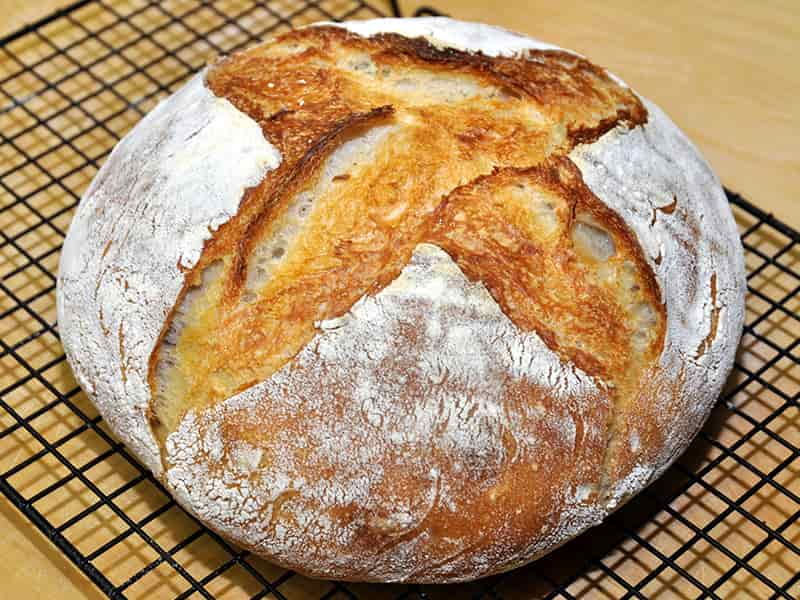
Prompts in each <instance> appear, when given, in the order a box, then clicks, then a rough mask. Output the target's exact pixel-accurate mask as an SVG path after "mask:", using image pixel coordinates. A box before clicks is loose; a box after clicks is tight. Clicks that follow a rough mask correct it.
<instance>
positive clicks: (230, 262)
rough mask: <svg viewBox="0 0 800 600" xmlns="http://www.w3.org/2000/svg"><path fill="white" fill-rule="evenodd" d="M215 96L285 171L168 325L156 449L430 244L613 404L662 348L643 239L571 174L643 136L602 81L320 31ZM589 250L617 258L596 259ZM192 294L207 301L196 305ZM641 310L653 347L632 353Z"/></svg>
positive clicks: (570, 65) (577, 61)
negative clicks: (298, 218)
mask: <svg viewBox="0 0 800 600" xmlns="http://www.w3.org/2000/svg"><path fill="white" fill-rule="evenodd" d="M207 81H208V85H209V87H210V88H211V90H212V91H213V92H214V93H215V94H216V95H218V96H220V97H224V98H226V99H228V100H229V101H230V102H231V103H233V105H234V106H236V107H237V108H238V109H239V110H241V111H243V112H245V113H246V114H248V115H249V116H250V117H252V118H253V119H255V120H256V121H257V122H258V123H259V124H260V126H261V128H262V130H263V132H264V136H265V137H266V139H267V140H268V141H269V142H271V143H272V144H273V145H274V146H275V147H276V148H277V149H278V150H279V151H280V153H281V156H282V161H281V164H280V166H279V167H278V168H277V169H275V170H274V171H272V172H270V173H268V174H267V176H266V177H265V178H264V180H263V181H262V182H261V183H260V184H259V185H258V186H256V187H255V188H252V189H250V190H249V191H248V192H247V194H246V195H245V197H244V199H243V201H242V204H241V207H240V211H239V213H238V214H237V216H236V217H234V218H233V219H231V220H230V221H229V222H227V223H226V224H225V225H224V226H223V227H221V228H220V229H219V230H218V231H217V232H216V233H215V235H214V236H213V238H212V239H211V240H210V241H209V242H208V243H207V245H206V247H205V250H204V253H203V255H202V257H201V259H200V261H199V262H198V263H197V265H196V266H195V268H194V269H193V270H192V272H191V273H188V274H187V276H186V282H187V283H186V286H185V289H184V293H183V294H182V295H181V300H180V301H179V303H178V305H181V304H183V306H182V307H181V308H178V307H176V311H177V310H181V311H183V312H184V313H185V314H186V315H188V317H187V323H186V324H185V326H184V327H182V328H181V329H180V331H176V332H175V333H176V336H175V337H177V339H176V340H175V339H173V340H171V341H170V342H169V344H167V343H166V340H168V339H169V338H170V327H173V328H175V327H176V325H175V320H176V313H175V311H173V315H171V316H170V318H169V319H168V321H167V323H166V325H165V327H164V330H163V334H162V339H161V342H160V343H159V345H158V347H157V351H156V352H154V353H153V356H152V360H151V370H150V379H151V386H152V388H153V390H154V394H153V397H154V398H155V399H156V400H155V403H154V406H153V426H154V430H155V431H156V433H157V436H158V437H159V439H160V440H162V441H163V440H164V438H165V436H166V435H167V434H168V433H169V432H170V431H172V430H173V429H174V428H175V426H176V425H177V422H178V421H179V419H180V417H181V415H182V414H183V413H185V411H186V410H188V409H189V408H192V407H204V406H208V405H211V404H215V403H218V402H220V401H222V400H224V399H226V398H228V397H230V396H232V395H234V394H235V393H237V392H239V391H241V390H243V389H245V388H247V387H249V386H251V385H253V384H254V383H257V382H259V381H263V380H265V379H266V378H268V377H269V376H270V375H271V374H272V373H274V372H275V371H276V370H277V369H279V368H281V367H282V366H283V365H285V364H286V363H287V362H288V361H290V360H291V358H292V357H293V356H295V355H296V354H297V353H298V352H299V351H300V350H301V349H302V348H303V347H304V346H305V345H306V344H307V343H308V342H309V341H310V340H311V339H312V338H313V336H314V335H315V333H316V332H317V329H316V326H315V323H317V322H319V321H323V320H326V319H330V318H333V317H336V316H340V315H342V314H344V313H346V312H347V311H348V310H349V309H350V308H351V307H352V306H353V304H354V303H355V302H356V301H358V299H359V298H361V297H362V296H363V295H364V294H375V293H377V292H378V291H380V290H381V289H383V287H385V286H386V285H388V284H389V283H390V282H391V281H392V280H394V279H395V278H396V277H397V276H398V275H399V273H400V271H401V269H402V268H403V267H404V266H405V265H406V264H407V263H408V261H409V259H410V257H411V254H412V252H413V251H414V248H415V247H416V246H417V245H418V244H420V243H423V242H428V243H432V244H435V245H437V246H439V247H441V248H442V249H443V250H445V251H446V252H447V253H448V254H450V256H451V257H452V258H453V260H455V261H456V263H457V264H458V266H459V267H460V268H461V269H462V271H463V272H464V273H465V274H466V275H467V276H468V277H469V278H470V279H473V280H479V281H482V282H483V283H484V284H485V285H486V287H487V288H488V290H489V291H490V293H491V294H492V296H493V297H494V298H495V300H496V301H497V302H498V303H499V304H500V306H501V307H502V309H503V311H504V312H505V314H506V315H507V316H508V317H509V318H510V319H511V320H512V321H513V322H514V324H515V325H516V326H517V327H519V328H520V329H522V330H525V331H536V332H537V333H538V334H539V335H540V337H541V338H542V339H543V340H544V341H545V343H546V344H547V345H548V346H549V347H550V348H551V349H553V350H554V351H556V352H557V353H559V355H560V356H561V357H562V359H563V360H565V361H571V362H572V363H574V364H575V365H576V366H578V367H579V368H581V369H582V370H584V371H585V372H587V373H588V374H590V375H592V376H594V377H595V378H596V379H597V380H598V381H599V382H600V383H601V384H602V385H604V386H607V389H609V390H610V392H609V393H610V394H611V395H612V396H613V398H614V403H615V405H617V406H620V405H624V404H625V403H626V402H628V401H629V400H630V399H631V398H632V397H633V396H634V395H635V393H636V391H637V390H638V388H639V381H640V379H641V377H642V376H643V375H644V374H645V373H646V372H647V370H648V369H649V368H650V367H651V366H652V363H653V361H654V360H655V359H656V358H657V357H658V356H659V354H660V352H661V348H662V345H663V338H664V327H665V312H664V309H663V306H662V304H661V302H660V299H659V292H658V287H657V285H656V282H655V279H654V276H653V273H652V271H651V270H650V269H649V267H648V265H647V264H646V262H645V260H644V258H643V255H642V252H641V249H640V248H639V245H638V243H637V241H636V239H635V236H634V235H633V234H632V232H631V231H630V230H629V229H628V228H627V226H626V225H625V224H624V222H623V221H622V220H621V219H620V218H619V217H618V216H617V215H616V214H614V213H613V211H611V210H610V209H608V208H607V207H606V206H605V205H604V204H603V203H602V202H601V201H600V200H599V199H597V198H596V197H595V196H594V195H593V194H592V192H591V191H590V190H589V189H588V188H587V187H586V185H585V184H584V183H583V181H582V179H581V175H580V172H579V171H578V169H577V168H576V167H575V166H574V165H573V164H572V162H571V161H570V160H569V158H568V157H567V154H568V153H569V151H570V150H571V149H572V148H574V147H575V146H576V145H577V144H580V143H588V142H591V141H593V140H596V139H597V138H598V137H599V136H601V135H602V134H604V133H605V132H607V131H609V130H610V129H612V128H614V127H618V126H625V127H633V126H636V125H641V124H643V123H644V122H645V121H646V119H647V114H646V111H645V109H644V107H643V105H642V104H641V102H640V101H639V99H638V98H637V97H636V96H635V95H634V94H633V93H632V92H630V90H628V89H627V88H625V87H623V86H620V85H619V84H617V83H615V82H614V81H613V80H612V79H611V78H610V77H609V76H608V75H607V74H606V73H605V71H603V70H602V69H599V68H598V67H596V66H594V65H592V64H591V63H590V62H588V61H586V60H584V59H582V58H580V57H576V56H574V55H572V54H568V53H565V52H560V51H530V52H529V54H528V55H527V56H526V57H524V58H502V57H499V58H492V57H487V56H484V55H482V54H479V53H476V54H471V53H465V52H460V51H457V50H452V49H447V50H442V49H439V48H436V47H434V46H432V45H431V44H430V43H428V42H427V41H425V40H423V39H408V38H405V37H403V36H399V35H395V34H382V35H377V36H374V37H372V38H362V37H359V36H355V35H352V34H349V33H348V32H346V31H345V30H343V29H339V28H335V27H316V28H309V29H304V30H300V31H293V32H290V33H288V34H286V35H284V36H282V37H280V38H278V39H277V40H275V41H273V42H270V43H267V44H265V45H262V46H259V47H256V48H253V49H251V50H248V51H246V52H243V53H240V54H237V55H234V56H233V57H230V58H228V59H225V60H223V61H221V62H220V63H219V64H217V65H216V66H214V67H213V68H212V70H211V71H210V72H209V75H208V80H207ZM448 86H449V87H448ZM449 90H455V91H449ZM379 127H384V128H386V131H387V132H388V133H386V135H385V137H384V138H382V139H381V141H380V143H378V144H376V145H375V147H374V148H373V151H372V153H371V156H370V158H371V161H370V163H369V164H368V165H353V166H352V169H351V170H350V171H348V172H343V173H336V174H334V176H333V177H332V178H330V182H329V183H327V185H326V187H325V188H324V189H323V190H322V192H323V193H321V195H319V196H318V197H315V198H314V211H313V214H312V215H309V216H308V217H307V218H306V220H305V221H303V222H302V223H301V224H300V226H299V230H298V231H299V232H298V233H297V234H296V235H295V236H294V237H293V239H292V240H290V244H289V245H288V246H287V248H286V249H284V252H285V255H284V256H283V258H282V262H280V263H279V264H277V266H275V267H274V269H273V272H271V273H270V274H269V278H268V279H267V280H266V281H265V282H264V283H263V285H261V286H260V287H259V288H258V289H257V290H255V292H254V290H253V289H249V288H248V285H249V284H248V272H249V269H252V268H253V265H252V263H253V262H254V253H255V252H256V250H257V248H258V246H259V244H262V243H264V240H267V239H269V238H270V236H274V235H275V233H276V231H278V229H279V227H280V226H281V223H282V222H283V221H282V219H285V218H286V214H287V211H288V210H289V207H290V205H291V203H292V202H294V201H296V198H297V197H298V195H300V194H302V193H307V194H311V193H312V192H313V191H314V186H315V185H316V184H317V183H318V182H319V181H320V180H321V178H322V177H323V174H322V172H323V171H324V166H325V164H326V161H328V160H329V159H330V157H331V156H332V155H333V154H334V153H335V152H336V151H337V150H338V149H340V148H342V147H343V145H344V144H346V143H347V142H348V141H351V140H358V139H359V138H360V137H361V136H363V135H365V134H366V133H367V132H369V131H371V130H375V129H376V128H379ZM532 199H533V200H532ZM531 211H534V212H533V213H532V212H531ZM536 211H539V212H538V213H537V212H536ZM534 213H535V215H538V216H536V217H535V218H532V217H531V215H532V214H534ZM586 231H588V232H589V233H588V234H586V235H589V236H590V237H591V236H600V238H601V239H602V240H605V241H606V243H607V244H610V245H611V246H610V247H611V248H613V253H612V255H611V256H602V257H600V258H598V256H596V254H594V253H593V251H592V248H591V244H589V247H588V249H587V247H586V245H585V244H582V242H581V239H583V238H582V237H581V235H579V234H581V232H584V233H585V232H586ZM213 269H218V270H219V274H218V276H216V277H214V278H210V279H213V280H212V281H208V282H207V281H206V280H205V278H204V273H209V272H211V271H212V270H213ZM215 273H216V271H215ZM194 289H201V290H202V292H203V298H202V301H201V302H197V301H196V300H192V302H190V301H189V292H191V291H192V290H194ZM642 307H644V308H645V309H647V310H645V313H647V314H646V317H647V318H646V319H645V320H648V319H649V321H648V323H649V329H648V332H649V333H647V335H646V336H645V337H644V338H643V339H644V341H643V342H641V341H640V343H638V345H637V342H636V335H637V333H640V332H639V330H637V325H636V318H637V317H636V315H637V314H638V313H639V312H641V309H642ZM637 311H638V312H637ZM173 345H174V348H171V347H170V348H167V346H173ZM169 353H172V355H171V356H170V358H169V360H167V359H166V358H165V357H166V356H167V354H169ZM167 404H171V405H172V406H174V407H177V409H175V408H171V409H167V408H166V406H167ZM611 418H613V417H611ZM611 429H613V425H610V426H609V430H611Z"/></svg>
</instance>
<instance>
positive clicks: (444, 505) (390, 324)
mask: <svg viewBox="0 0 800 600" xmlns="http://www.w3.org/2000/svg"><path fill="white" fill-rule="evenodd" d="M319 327H320V332H319V334H318V335H317V336H316V338H315V339H314V340H313V341H312V342H311V343H310V344H309V345H308V346H307V347H306V348H305V349H304V350H303V351H302V352H301V353H300V354H299V355H298V356H297V357H296V358H295V360H294V361H293V362H292V363H290V364H288V365H287V366H286V367H284V368H283V369H282V370H280V371H279V372H278V373H276V374H275V375H274V376H273V377H271V378H270V379H269V380H268V381H265V382H264V383H261V384H259V385H256V386H254V387H252V388H250V389H249V390H247V391H245V392H243V393H242V394H239V395H238V396H236V397H234V398H231V399H229V400H227V401H224V402H223V403H221V404H219V405H217V406H216V407H213V408H211V409H208V410H205V411H203V412H202V413H200V414H195V412H190V413H188V414H187V415H186V417H185V418H184V420H183V422H182V423H181V425H180V426H179V428H178V430H177V431H176V432H174V433H173V434H172V435H170V436H169V438H168V440H167V455H166V460H167V463H168V464H169V465H170V466H169V468H168V471H167V482H168V483H169V485H170V487H171V488H172V489H174V490H175V491H176V493H177V494H178V496H179V497H180V498H181V499H182V500H183V502H184V504H185V505H187V506H189V507H191V508H192V510H193V511H194V512H195V513H196V514H197V515H198V517H200V518H201V519H203V520H206V521H209V522H213V523H215V524H216V525H217V527H219V528H220V529H221V531H223V532H224V533H225V534H227V535H229V536H231V537H232V538H233V539H236V540H237V541H240V542H241V543H245V544H247V545H248V546H251V547H254V548H255V549H257V550H258V551H260V552H262V553H266V554H267V555H269V556H271V557H272V558H273V559H274V560H276V561H278V562H280V563H281V564H285V565H287V566H293V567H296V566H299V567H300V568H302V569H303V570H304V571H306V572H312V573H326V574H328V575H329V576H343V575H347V574H348V573H349V572H350V571H352V569H354V568H360V566H362V565H364V567H363V568H365V569H367V571H365V572H364V573H362V574H361V576H362V577H364V578H369V579H391V580H397V579H405V578H408V577H411V576H414V577H415V578H416V579H421V580H425V579H426V578H428V577H430V575H429V574H426V573H425V572H424V570H425V569H424V566H425V562H424V558H422V557H424V556H425V555H426V553H428V554H431V553H433V552H434V551H433V550H431V549H430V547H429V543H430V539H429V538H430V535H431V532H430V531H428V530H427V529H426V528H425V526H424V522H425V519H426V518H427V517H428V516H429V515H430V514H432V512H433V511H437V512H443V513H453V514H454V516H455V517H458V516H459V515H457V511H458V510H459V508H458V507H459V506H462V505H463V504H464V503H468V502H470V501H471V500H472V499H477V498H480V497H483V496H485V495H486V494H491V493H492V490H493V489H494V490H495V492H494V493H495V494H499V493H500V492H498V491H497V490H498V489H502V488H503V485H504V479H503V478H504V477H505V475H506V474H507V473H508V472H509V471H513V469H514V468H515V467H517V466H520V468H523V467H524V468H527V467H529V466H530V465H532V464H534V463H536V462H537V461H538V462H539V463H541V465H542V470H543V471H544V470H545V468H546V467H547V465H548V464H555V465H557V466H558V467H559V468H567V469H569V470H572V471H573V472H575V473H576V478H575V480H577V481H579V483H580V485H585V486H592V485H595V484H597V483H598V481H597V478H598V476H599V471H598V463H597V460H598V458H599V457H598V455H597V453H595V455H594V456H591V454H592V453H591V452H589V453H586V452H585V451H584V450H582V448H583V449H585V448H587V447H589V448H595V449H596V448H597V447H598V446H599V447H602V445H603V444H604V441H605V435H606V431H605V425H606V417H607V414H608V398H607V397H606V396H605V395H604V394H603V392H602V390H600V389H599V388H598V386H597V384H596V383H595V382H594V381H592V379H591V378H590V377H589V376H587V375H586V374H585V373H583V372H582V371H580V370H578V369H577V368H575V367H573V366H571V365H569V364H565V363H563V362H562V361H561V360H560V358H559V357H558V356H557V355H556V354H555V353H554V352H552V351H551V350H550V349H548V348H547V346H546V345H545V344H544V342H542V340H541V339H540V338H539V337H538V335H537V334H536V333H533V332H531V333H525V332H521V331H520V330H519V329H518V328H517V327H516V326H515V325H514V324H513V323H512V322H511V321H510V320H509V319H508V318H507V317H506V316H505V315H504V313H503V312H502V310H501V308H500V307H499V305H498V304H497V303H496V302H495V301H494V299H493V298H492V297H491V296H490V295H489V293H488V292H487V291H486V289H485V288H484V287H483V285H482V284H480V283H472V282H470V281H468V280H467V279H466V277H465V276H464V275H463V273H462V272H461V271H460V269H459V268H458V266H457V265H456V264H455V263H454V262H453V261H452V259H451V258H450V257H449V256H448V255H447V254H446V253H445V252H444V251H442V250H441V249H439V248H437V247H436V246H432V245H429V244H421V245H419V246H418V247H417V249H416V251H415V252H414V255H413V257H412V259H411V262H410V263H409V264H408V265H407V266H406V267H405V269H404V270H403V272H402V274H401V275H400V277H398V279H396V280H395V281H394V282H392V283H391V284H390V285H389V286H388V287H386V288H384V289H383V290H382V291H380V292H379V293H378V294H377V295H375V296H374V297H373V296H365V297H363V298H362V299H361V300H360V301H359V302H358V303H356V304H355V305H354V306H353V308H352V309H351V310H350V312H348V313H347V314H346V315H344V316H342V317H341V318H339V319H335V320H330V321H325V322H322V323H320V324H319ZM389 373H390V374H393V375H391V376H387V375H385V374H389ZM397 373H404V375H403V376H398V375H396V374H397ZM240 427H241V428H247V429H249V428H250V427H253V428H254V429H257V430H258V431H259V432H260V434H261V435H262V436H263V437H262V439H259V440H250V441H248V442H247V443H243V442H242V440H239V439H234V438H235V434H233V433H232V432H233V431H238V430H240ZM226 432H231V433H226ZM578 432H580V433H578ZM578 435H580V436H581V439H576V437H577V436H578ZM587 454H588V455H587ZM600 454H602V453H600ZM253 456H258V457H259V464H258V467H256V468H254V467H253V465H254V464H255V462H254V460H253V458H252V457H253ZM403 478H410V479H411V480H413V481H414V482H415V485H414V486H409V489H410V488H412V487H418V488H419V490H422V491H418V492H416V493H413V494H408V493H407V492H406V490H405V489H404V485H403V483H404V481H403ZM465 483H466V485H465ZM545 487H546V486H542V488H543V489H542V491H540V492H536V493H539V494H542V495H547V494H549V492H548V491H547V490H546V489H544V488H545ZM555 487H556V488H557V489H558V491H557V493H556V496H557V497H556V498H554V501H553V504H552V506H553V507H554V508H555V510H554V511H553V514H547V515H542V517H543V518H544V519H546V520H548V521H550V522H551V523H552V528H551V531H550V533H549V535H547V536H546V539H543V540H539V541H537V543H536V544H533V545H531V547H530V548H529V549H527V550H525V551H524V552H525V553H526V554H530V553H534V552H537V551H538V550H539V548H540V547H541V546H546V545H548V544H552V543H553V542H554V541H555V540H558V541H563V540H564V539H567V538H568V537H569V536H571V535H572V534H573V533H574V532H575V531H580V530H583V529H585V528H587V527H589V526H591V525H593V524H596V523H597V522H599V520H600V518H602V516H603V513H602V510H592V509H591V507H589V508H587V506H588V503H587V497H586V496H585V495H583V496H580V495H577V496H576V494H575V493H574V492H571V491H570V490H573V487H572V486H569V485H568V486H566V487H564V488H560V486H555ZM574 490H577V486H576V487H575V488H574ZM515 492H518V490H515ZM528 493H529V492H526V494H528ZM579 515H584V518H582V519H579V518H577V517H578V516H579ZM365 530H367V531H373V530H374V532H375V535H376V536H377V537H378V538H379V539H380V538H381V536H386V537H387V538H395V537H398V536H402V537H403V539H404V542H403V543H402V544H388V545H386V547H385V548H381V544H377V545H375V546H373V547H365V546H363V544H361V542H360V539H361V538H362V537H363V536H364V535H365V534H364V531H365ZM475 533H476V532H474V531H470V532H469V535H465V536H463V537H462V538H458V537H454V539H453V540H452V545H453V547H454V550H455V549H459V550H463V549H464V548H463V547H464V546H465V545H468V544H469V541H470V540H471V539H472V538H473V537H475V535H474V534H475ZM480 534H481V535H485V536H486V537H490V536H495V535H497V534H496V533H495V532H490V531H485V532H480ZM309 535H310V536H312V537H313V538H314V539H316V540H319V543H318V544H315V545H314V546H313V547H312V546H311V545H309V544H308V543H307V540H308V536H309ZM455 535H456V534H455V532H453V536H455ZM501 537H502V536H501ZM491 552H492V551H491V549H487V550H486V552H485V553H484V556H483V561H484V562H485V567H484V568H483V569H482V570H483V571H485V572H488V570H489V569H495V568H497V560H498V556H493V555H492V554H491ZM451 554H453V555H454V556H455V555H456V554H458V552H451ZM497 554H498V555H500V553H499V552H498V553H497ZM462 558H464V557H462ZM466 558H468V560H470V561H478V562H480V560H481V553H480V552H478V553H475V554H474V555H473V556H469V557H466ZM458 560H459V558H457V557H456V558H454V559H451V560H450V561H445V562H443V563H442V564H441V565H439V570H440V571H442V572H444V571H445V567H447V570H448V571H449V570H451V569H452V568H453V562H456V563H457V561H458ZM512 560H514V559H513V558H512ZM367 565H368V567H367ZM465 566H467V565H465ZM476 569H479V570H480V565H478V564H477V563H476V564H473V565H471V566H469V571H470V572H472V571H475V570H476Z"/></svg>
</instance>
